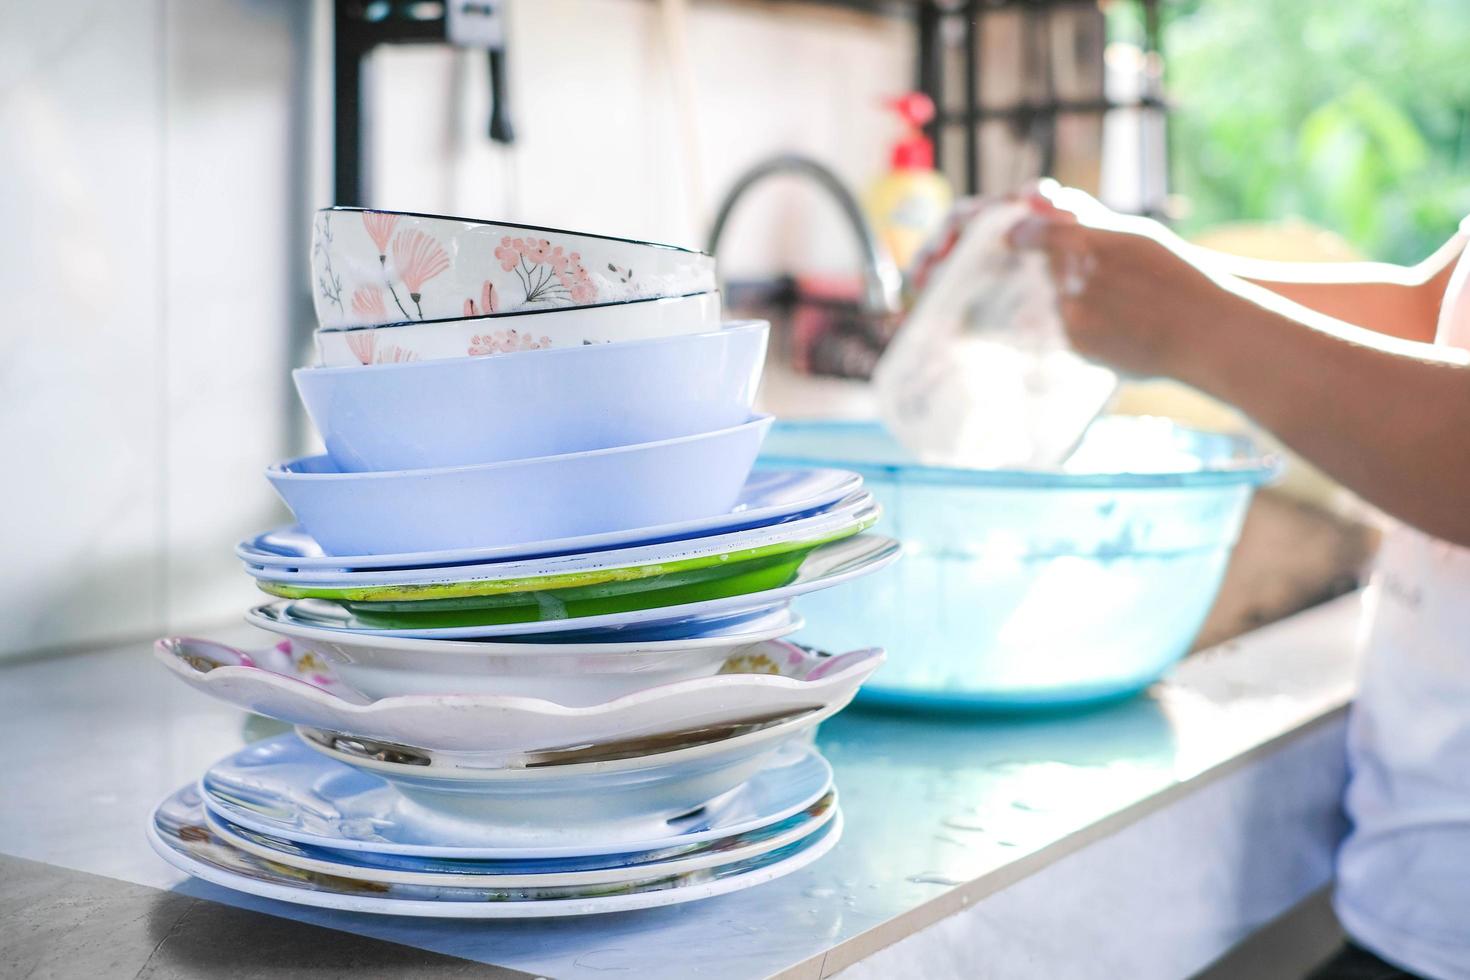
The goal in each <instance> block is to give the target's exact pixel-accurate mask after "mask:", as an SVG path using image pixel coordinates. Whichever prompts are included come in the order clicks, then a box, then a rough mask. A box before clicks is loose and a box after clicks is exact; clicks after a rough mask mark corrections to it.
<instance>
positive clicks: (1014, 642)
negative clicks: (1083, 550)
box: [798, 547, 1229, 703]
mask: <svg viewBox="0 0 1470 980" xmlns="http://www.w3.org/2000/svg"><path fill="white" fill-rule="evenodd" d="M1228 557H1229V551H1228V550H1227V549H1225V548H1223V547H1222V548H1214V549H1207V550H1203V551H1198V552H1192V553H1185V554H1170V555H1164V556H1154V555H1141V556H1135V557H1131V558H1129V557H1108V558H1089V557H1078V556H1060V557H1043V558H1038V559H1027V558H1017V557H1004V556H994V555H992V556H989V557H980V558H975V559H970V558H967V557H965V556H962V555H954V554H945V553H938V554H936V553H934V552H930V551H926V550H925V549H923V548H922V547H916V548H913V549H911V550H910V551H908V552H907V553H906V554H905V556H904V559H903V560H902V561H901V562H899V563H898V564H897V565H896V566H895V567H894V568H892V569H891V570H889V571H887V572H885V573H884V574H881V575H876V576H872V577H870V578H868V579H863V580H859V581H857V582H853V583H849V584H848V586H847V587H846V588H844V589H841V590H836V589H834V590H832V591H831V592H828V593H817V594H814V595H810V596H807V597H804V598H803V599H802V600H801V602H800V603H799V604H798V608H799V610H800V611H801V613H802V614H803V615H804V616H806V618H807V624H808V625H807V628H806V630H805V631H804V632H803V633H802V634H801V637H802V638H809V639H810V640H811V641H812V642H817V643H820V644H823V645H825V646H826V647H827V648H829V649H854V648H857V647H861V646H873V645H878V646H882V647H884V648H885V649H887V651H888V662H887V663H886V664H885V665H884V667H883V668H882V669H881V670H880V671H879V673H878V674H877V675H875V676H874V678H873V680H872V681H871V682H870V684H869V686H870V687H871V688H874V689H878V690H896V691H904V690H911V691H918V692H940V693H951V694H956V695H970V696H977V697H988V698H995V699H997V700H998V701H1014V702H1017V703H1020V702H1028V701H1036V702H1038V703H1052V702H1055V701H1059V700H1068V699H1082V700H1086V699H1087V698H1088V697H1090V696H1106V695H1108V694H1110V693H1118V692H1119V691H1126V690H1131V689H1137V688H1138V687H1142V686H1144V685H1146V684H1148V683H1149V682H1151V681H1152V680H1153V679H1154V678H1155V677H1156V676H1157V675H1158V674H1159V673H1160V672H1161V671H1162V670H1163V669H1164V668H1165V667H1167V666H1168V664H1169V663H1172V662H1173V661H1174V660H1175V659H1177V658H1178V657H1179V656H1182V655H1183V654H1184V652H1185V650H1186V649H1187V646H1188V644H1189V642H1190V641H1191V639H1192V638H1193V636H1194V634H1195V633H1196V632H1197V630H1198V629H1199V626H1200V623H1201V622H1202V621H1203V619H1204V616H1205V614H1206V613H1207V612H1208V611H1209V607H1210V605H1211V603H1212V602H1213V600H1214V595H1215V590H1216V588H1217V586H1218V581H1219V578H1220V576H1221V575H1222V574H1223V571H1224V567H1225V563H1226V561H1227V559H1228Z"/></svg>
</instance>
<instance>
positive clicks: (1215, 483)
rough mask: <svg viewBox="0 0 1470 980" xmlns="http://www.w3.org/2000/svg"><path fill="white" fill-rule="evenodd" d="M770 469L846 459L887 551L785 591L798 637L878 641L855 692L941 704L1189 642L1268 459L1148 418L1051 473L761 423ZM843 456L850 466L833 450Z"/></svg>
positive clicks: (1024, 687) (1119, 423)
mask: <svg viewBox="0 0 1470 980" xmlns="http://www.w3.org/2000/svg"><path fill="white" fill-rule="evenodd" d="M767 453H768V457H767V459H768V460H769V461H770V464H771V465H775V464H776V463H777V462H779V463H780V464H782V465H797V464H807V465H825V466H843V465H844V464H846V465H853V466H854V467H855V468H858V469H860V470H861V471H862V473H863V476H864V481H865V486H866V487H867V488H868V489H869V490H870V491H871V492H872V493H873V495H874V497H875V498H877V500H878V502H879V503H880V504H882V506H883V509H884V516H883V519H882V521H881V522H880V524H879V526H878V529H879V530H880V531H881V532H883V533H885V534H888V535H891V536H893V537H896V538H898V539H899V540H900V541H902V542H903V545H904V557H903V559H902V560H901V561H899V562H898V563H897V564H896V565H894V566H892V567H891V568H888V569H885V570H883V571H882V572H880V573H878V574H876V575H872V576H869V577H866V578H863V579H859V580H857V581H854V582H851V583H849V584H847V585H846V586H844V587H843V588H841V589H833V590H830V591H826V592H818V593H814V594H811V595H808V596H803V597H802V598H801V599H799V600H798V601H797V602H796V604H795V606H796V609H797V610H798V611H799V612H800V613H802V614H803V615H804V616H805V617H806V619H807V628H806V629H805V630H804V631H803V632H802V633H801V634H799V636H798V639H799V640H800V641H802V642H807V643H810V644H813V645H815V646H818V647H821V648H823V649H853V648H859V647H867V646H874V645H879V646H883V647H885V648H886V649H887V651H888V662H887V663H886V664H885V665H884V666H883V668H882V669H880V670H879V671H878V673H877V674H876V675H875V676H874V677H873V679H872V680H871V681H870V682H869V683H868V684H867V685H865V687H864V689H863V692H862V693H861V694H860V697H864V698H866V699H868V700H876V699H881V698H887V699H888V700H890V701H891V702H893V703H899V702H900V701H901V700H902V697H903V696H904V695H906V694H910V693H911V694H912V695H914V696H915V697H919V696H926V697H929V699H930V703H933V699H934V696H938V697H939V698H940V699H941V701H942V700H943V699H944V698H949V699H951V700H952V701H953V702H954V706H955V707H962V706H978V707H987V706H988V707H1004V708H1014V707H1025V706H1028V705H1055V704H1073V703H1081V702H1087V701H1095V700H1102V699H1106V698H1109V697H1118V696H1122V695H1125V694H1129V693H1132V692H1134V691H1137V690H1139V689H1141V688H1143V687H1145V686H1147V685H1148V684H1149V683H1151V682H1152V681H1154V680H1156V679H1157V678H1158V677H1159V676H1160V675H1161V674H1162V673H1163V672H1164V671H1165V670H1166V669H1167V668H1168V667H1169V666H1170V665H1171V664H1172V663H1173V662H1174V661H1175V660H1177V659H1178V658H1179V657H1181V656H1183V654H1184V653H1185V652H1186V651H1187V650H1188V648H1189V646H1190V644H1191V643H1192V642H1193V640H1194V637H1195V634H1196V633H1197V632H1198V630H1199V627H1200V625H1201V624H1202V623H1203V621H1204V617H1205V615H1206V613H1207V612H1208V611H1209V608H1210V606H1211V604H1212V603H1213V601H1214V598H1215V593H1216V592H1217V591H1218V589H1219V586H1220V581H1221V578H1222V577H1223V574H1224V570H1225V566H1226V564H1227V562H1228V559H1229V556H1230V552H1231V550H1232V549H1233V547H1234V545H1235V541H1236V538H1237V536H1238V535H1239V532H1240V526H1241V523H1242V521H1243V519H1244V516H1245V511H1246V508H1247V507H1248V505H1249V503H1250V499H1251V495H1252V494H1253V493H1254V490H1255V487H1256V486H1257V485H1258V484H1259V483H1261V482H1264V481H1265V480H1267V479H1269V478H1270V477H1271V476H1272V475H1273V474H1274V472H1275V469H1274V465H1273V464H1272V463H1271V462H1270V461H1269V460H1263V459H1261V458H1260V457H1259V456H1258V455H1257V454H1255V453H1254V452H1253V450H1252V448H1251V446H1250V442H1249V440H1247V439H1245V438H1243V437H1238V436H1229V435H1221V434H1210V433H1198V432H1192V431H1191V430H1188V429H1184V428H1182V427H1180V426H1177V425H1175V424H1173V423H1171V422H1169V421H1167V420H1163V419H1136V418H1109V419H1103V420H1100V421H1099V422H1097V423H1096V424H1094V425H1093V426H1092V428H1091V429H1090V430H1089V431H1088V433H1087V435H1086V437H1085V438H1084V439H1083V441H1082V444H1081V446H1080V447H1079V448H1078V449H1077V451H1076V452H1075V453H1074V454H1073V455H1072V457H1071V459H1070V460H1069V462H1068V464H1067V466H1066V467H1065V468H1064V470H1063V471H1054V472H1050V473H1044V472H1022V471H994V470H990V471H986V470H964V469H933V468H928V467H923V466H915V465H913V463H912V462H911V459H912V457H911V456H909V455H908V454H907V453H906V451H905V450H904V449H903V447H901V446H899V445H897V443H896V442H895V441H894V440H893V438H892V437H891V436H890V435H888V434H887V433H885V432H884V431H883V430H882V428H881V427H879V426H876V425H871V424H862V423H825V424H818V423H793V424H788V425H784V426H778V427H777V428H776V429H775V430H774V431H773V433H772V438H771V440H770V441H768V444H767ZM849 461H850V462H849Z"/></svg>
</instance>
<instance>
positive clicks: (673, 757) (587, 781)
mask: <svg viewBox="0 0 1470 980" xmlns="http://www.w3.org/2000/svg"><path fill="white" fill-rule="evenodd" d="M845 706H846V705H845V704H844V703H838V704H832V705H828V706H827V707H825V708H820V709H815V710H807V711H802V712H799V713H797V714H792V715H784V716H777V717H772V718H762V719H759V720H757V721H755V722H751V723H745V724H738V725H719V726H704V725H702V726H700V727H698V728H695V729H690V730H686V731H681V732H675V733H672V734H670V735H667V736H658V737H654V738H644V739H627V740H623V741H616V742H608V743H603V744H600V745H588V746H576V747H573V748H569V749H565V750H561V751H556V752H543V753H538V754H536V755H531V756H527V757H526V758H525V760H524V764H522V765H516V766H505V765H501V764H500V763H501V761H502V759H501V757H499V756H497V755H488V754H483V753H470V752H453V753H451V752H438V751H435V750H433V749H425V748H422V747H421V746H414V745H404V744H402V743H398V742H379V741H377V740H375V739H364V738H360V737H356V736H351V735H344V734H342V733H341V732H331V731H326V730H325V729H319V728H308V727H306V726H304V725H298V726H297V727H296V733H297V734H298V735H299V736H300V737H301V738H302V740H303V741H304V742H305V743H306V745H307V747H308V748H310V749H312V750H314V751H317V752H320V753H322V754H323V755H326V756H327V757H329V758H332V759H335V760H337V761H339V762H342V763H344V764H346V765H349V766H352V767H354V768H357V769H363V770H367V771H369V772H372V773H375V774H376V775H378V776H381V777H382V778H383V779H385V780H386V781H388V782H389V783H390V784H392V786H393V788H394V789H395V790H397V791H398V793H399V795H401V796H403V797H404V798H406V799H407V800H409V801H410V802H412V803H414V804H415V805H417V806H418V807H420V808H422V809H423V810H425V811H431V812H433V813H436V814H439V815H440V816H443V817H445V818H447V819H454V820H462V821H466V822H469V823H472V824H476V825H485V824H491V825H495V826H498V827H501V828H504V830H505V832H506V833H511V832H518V833H519V834H520V835H521V836H523V837H524V836H529V837H532V838H534V837H538V836H540V835H541V834H543V833H545V828H546V827H555V828H557V831H558V832H560V833H572V832H575V831H577V830H579V829H580V830H583V831H585V832H586V833H601V832H602V831H603V829H604V828H607V827H609V826H611V825H612V824H613V823H617V824H626V825H629V826H647V825H648V824H649V823H650V822H653V821H667V820H672V819H674V818H676V817H679V816H682V815H684V814H687V813H693V812H695V811H697V810H699V809H701V808H702V807H704V806H705V805H706V804H707V803H708V802H709V801H710V800H714V799H718V798H719V797H721V796H723V795H724V794H725V793H728V792H730V791H731V790H733V789H735V788H736V787H738V786H739V785H740V784H741V783H744V782H745V781H746V780H748V779H751V778H753V777H754V776H755V775H756V774H757V773H759V772H760V771H761V770H762V769H764V768H765V767H766V766H767V765H769V764H771V762H772V760H773V759H774V758H775V756H776V754H777V753H778V751H779V750H780V749H781V748H782V746H784V745H786V744H788V743H791V742H794V741H796V740H798V739H801V738H803V737H807V738H809V737H810V734H811V732H812V731H813V730H814V729H815V728H816V726H817V725H819V724H821V722H822V721H824V720H826V719H827V718H829V717H831V716H832V715H833V714H835V713H836V712H838V711H840V710H842V708H844V707H845ZM589 799H595V800H596V801H597V806H596V807H595V808H589V807H587V806H586V805H585V804H586V801H587V800H589Z"/></svg>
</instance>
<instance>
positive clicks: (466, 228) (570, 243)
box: [312, 208, 717, 330]
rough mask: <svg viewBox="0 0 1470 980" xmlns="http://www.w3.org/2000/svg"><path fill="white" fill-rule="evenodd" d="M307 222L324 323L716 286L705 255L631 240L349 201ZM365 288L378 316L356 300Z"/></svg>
mask: <svg viewBox="0 0 1470 980" xmlns="http://www.w3.org/2000/svg"><path fill="white" fill-rule="evenodd" d="M313 224H314V237H313V240H312V275H313V280H314V282H313V287H314V288H313V302H314V305H315V307H316V312H317V318H318V320H319V322H320V323H321V326H322V327H323V328H324V329H326V330H340V329H348V328H352V327H371V326H387V325H390V324H394V323H403V322H409V321H420V320H450V319H455V318H458V317H462V316H484V315H487V314H488V313H491V312H494V313H513V312H518V311H521V310H523V309H526V310H529V309H538V308H540V309H545V308H549V307H567V306H585V305H593V304H601V303H612V302H623V301H627V300H635V299H652V298H659V297H673V296H688V295H693V294H696V293H701V292H708V291H711V290H714V289H716V288H717V284H716V282H715V276H714V260H713V259H712V258H711V257H710V256H708V255H704V254H702V253H699V252H692V251H688V250H685V249H679V248H673V247H667V246H657V245H652V246H651V245H650V244H649V243H645V242H638V241H633V240H630V239H620V238H613V237H607V236H602V235H595V234H579V233H577V232H573V231H554V230H550V229H538V228H532V227H528V226H518V225H506V224H498V223H496V222H488V221H487V222H474V221H470V220H467V219H459V218H450V217H447V216H446V217H437V216H433V215H419V214H412V213H408V212H389V211H368V210H361V209H346V208H344V209H325V210H323V211H321V212H318V214H317V216H316V219H315V221H314V223H313ZM634 270H637V271H636V274H635V272H634ZM485 283H489V284H490V288H489V290H483V289H482V286H483V285H484V284H485ZM370 286H372V287H376V288H378V289H379V290H380V291H381V299H382V304H383V309H382V312H381V313H377V312H376V307H375V306H372V307H370V306H363V305H359V306H358V307H357V308H354V306H353V303H352V298H353V297H354V296H355V295H357V294H358V292H359V291H360V290H362V289H364V288H365V287H370Z"/></svg>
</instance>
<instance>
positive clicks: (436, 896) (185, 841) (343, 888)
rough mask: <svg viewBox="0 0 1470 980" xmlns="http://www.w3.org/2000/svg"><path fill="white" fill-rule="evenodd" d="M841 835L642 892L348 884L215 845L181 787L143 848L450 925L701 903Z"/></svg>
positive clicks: (240, 885)
mask: <svg viewBox="0 0 1470 980" xmlns="http://www.w3.org/2000/svg"><path fill="white" fill-rule="evenodd" d="M841 835H842V815H841V813H838V814H837V815H836V816H835V817H834V818H833V819H832V820H831V821H830V822H829V823H828V824H827V826H826V827H824V828H822V829H821V830H819V831H818V832H817V833H815V834H812V835H811V836H810V837H807V838H805V839H803V840H800V841H798V842H796V843H794V844H789V845H787V846H786V847H784V848H780V849H778V850H776V851H772V852H771V853H769V854H764V855H761V856H759V857H755V858H750V859H747V860H744V861H738V862H735V863H734V864H730V865H724V866H720V867H715V868H706V869H703V870H700V871H691V872H687V873H685V874H681V875H676V876H673V877H671V878H662V879H659V880H658V881H656V882H653V883H649V884H644V885H629V884H622V885H603V886H597V887H595V888H584V889H517V890H488V889H482V888H446V887H442V886H419V885H402V884H382V883H377V882H363V881H351V880H349V879H344V878H341V877H338V876H335V875H331V876H326V875H318V874H316V873H314V872H310V871H303V870H300V869H293V868H285V867H282V866H281V865H280V864H277V863H275V862H273V861H267V860H264V859H262V858H259V857H256V856H255V855H251V854H247V853H245V852H244V851H241V850H239V849H238V848H235V847H232V846H230V845H229V844H227V843H225V842H224V841H222V840H221V839H220V838H219V837H217V836H215V834H213V833H212V832H211V831H210V830H209V828H208V826H207V825H206V824H205V822H204V812H203V807H202V806H201V805H200V801H199V796H198V793H197V791H196V790H195V789H194V788H193V787H185V788H184V789H182V790H179V791H178V792H177V793H175V794H174V795H172V796H170V797H169V798H168V799H166V800H164V801H163V802H162V803H161V804H159V806H158V808H157V809H156V810H155V811H154V815H153V820H152V821H151V822H150V825H149V827H148V843H149V844H150V845H151V846H152V848H153V850H154V851H156V852H157V853H158V855H159V856H160V857H162V858H163V859H164V860H165V861H167V862H168V863H169V864H171V865H173V866H174V867H176V868H178V869H179V870H181V871H183V872H185V873H187V874H190V875H193V876H194V877H196V878H201V879H203V880H205V881H209V882H213V883H214V884H217V885H222V886H224V887H226V888H232V889H234V890H236V891H242V892H246V893H248V894H251V895H259V896H261V897H264V898H273V899H278V900H280V901H283V902H293V903H295V904H298V905H313V906H317V907H319V908H333V909H343V910H346V911H351V912H373V913H379V914H384V915H416V916H430V917H435V918H453V919H527V918H544V917H551V916H560V915H594V914H598V913H603V912H620V911H627V910H630V909H640V908H653V907H656V906H661V905H676V904H679V903H681V902H692V901H695V900H696V899H701V898H711V897H713V896H715V895H724V894H728V893H730V892H736V891H741V890H743V889H746V888H752V887H754V886H756V885H759V884H763V883H764V882H767V881H771V880H773V879H775V878H779V877H781V876H782V875H787V874H790V873H791V872H793V871H797V870H799V869H801V868H804V867H806V866H807V865H808V864H811V863H812V862H813V861H815V860H817V858H819V857H821V856H822V855H823V854H826V853H827V852H828V851H830V850H831V849H832V847H833V846H834V845H835V844H836V843H837V841H838V839H839V838H840V837H841Z"/></svg>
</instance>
